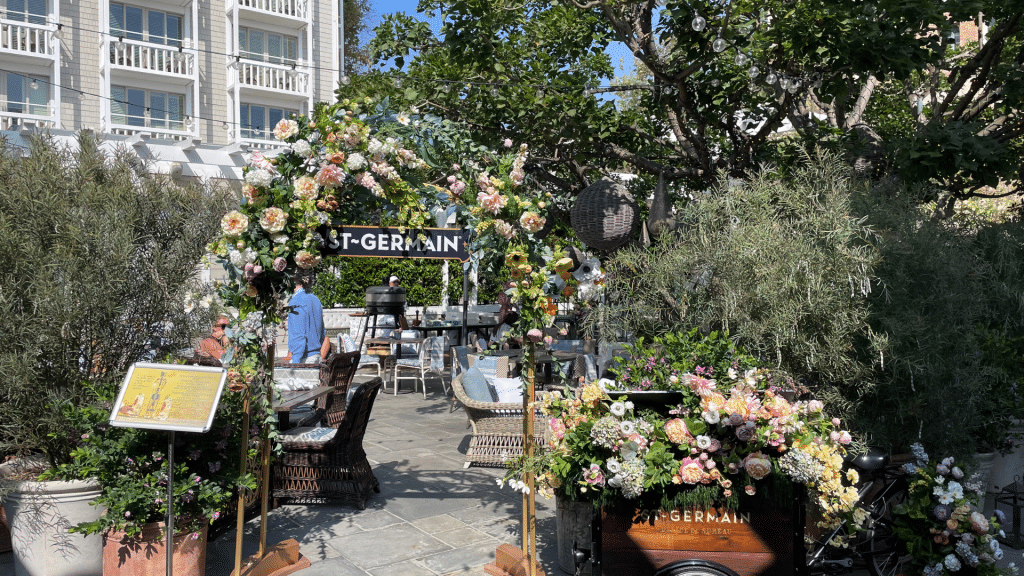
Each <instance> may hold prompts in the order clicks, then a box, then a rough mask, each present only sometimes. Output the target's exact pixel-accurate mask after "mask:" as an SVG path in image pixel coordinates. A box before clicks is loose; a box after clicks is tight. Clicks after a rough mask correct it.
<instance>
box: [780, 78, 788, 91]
mask: <svg viewBox="0 0 1024 576" xmlns="http://www.w3.org/2000/svg"><path fill="white" fill-rule="evenodd" d="M779 88H782V89H783V90H786V89H788V88H789V78H786V77H785V76H783V77H782V78H779Z"/></svg>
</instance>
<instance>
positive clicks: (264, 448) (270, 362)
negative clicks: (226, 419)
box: [258, 342, 276, 558]
mask: <svg viewBox="0 0 1024 576" xmlns="http://www.w3.org/2000/svg"><path fill="white" fill-rule="evenodd" d="M274 345H275V342H271V343H270V346H268V347H267V378H266V380H265V381H264V382H263V385H264V386H265V387H266V391H267V402H268V403H269V404H273V403H274V355H275V354H276V351H275V350H274ZM260 466H261V468H260V484H261V486H260V550H259V553H258V554H259V557H260V558H263V556H265V555H266V553H267V502H268V500H269V497H268V496H269V495H268V491H269V489H270V487H269V486H268V484H270V423H269V422H264V423H263V433H262V434H261V435H260Z"/></svg>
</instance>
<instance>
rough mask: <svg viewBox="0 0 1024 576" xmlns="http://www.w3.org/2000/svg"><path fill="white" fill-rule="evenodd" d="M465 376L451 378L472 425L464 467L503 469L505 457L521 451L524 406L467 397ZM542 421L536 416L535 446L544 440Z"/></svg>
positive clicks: (517, 403) (544, 426) (513, 455)
mask: <svg viewBox="0 0 1024 576" xmlns="http://www.w3.org/2000/svg"><path fill="white" fill-rule="evenodd" d="M464 375H465V372H463V373H462V374H459V375H458V376H457V377H456V378H455V380H452V390H453V391H454V392H455V397H456V398H458V399H459V401H460V402H462V405H463V406H465V408H466V415H467V416H469V423H470V425H471V426H472V427H473V437H472V438H471V439H470V441H469V448H468V449H467V450H466V463H465V464H464V465H463V467H464V468H469V467H470V466H471V465H473V464H477V465H479V466H489V467H492V468H504V467H505V459H506V458H511V457H515V456H520V455H522V454H523V405H522V403H519V402H507V403H502V402H481V401H479V400H474V399H472V398H470V397H469V395H467V394H466V389H465V388H463V386H462V377H463V376H464ZM544 422H545V421H544V419H543V418H537V421H536V424H535V426H534V441H535V442H536V444H538V445H541V444H544V443H546V442H547V436H548V434H547V426H546V425H545V423H544Z"/></svg>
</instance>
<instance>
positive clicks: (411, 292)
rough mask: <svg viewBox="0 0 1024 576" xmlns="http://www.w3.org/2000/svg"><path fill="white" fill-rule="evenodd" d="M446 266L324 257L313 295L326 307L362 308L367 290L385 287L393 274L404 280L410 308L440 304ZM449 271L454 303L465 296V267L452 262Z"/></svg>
mask: <svg viewBox="0 0 1024 576" xmlns="http://www.w3.org/2000/svg"><path fill="white" fill-rule="evenodd" d="M443 265H444V261H443V260H404V259H400V258H345V257H340V256H334V257H329V258H324V259H323V261H322V262H321V263H320V266H319V267H318V268H317V270H316V280H315V282H314V283H313V293H314V294H316V295H317V297H318V298H320V301H321V302H323V305H324V306H325V307H330V306H332V305H338V306H344V307H362V306H364V305H365V304H366V299H365V297H366V288H367V287H368V286H380V285H382V284H383V283H384V281H385V280H386V279H387V278H388V277H389V276H391V275H392V274H393V275H395V276H398V277H399V278H400V279H401V282H402V287H403V288H405V290H406V301H407V303H408V305H409V306H433V305H438V304H440V303H441V299H442V297H443V295H444V284H443V279H442V275H441V268H442V266H443ZM448 270H449V278H450V280H451V281H450V283H449V285H448V301H449V302H451V303H455V302H458V301H459V299H460V298H461V297H462V264H461V263H459V262H452V263H450V264H449V266H448Z"/></svg>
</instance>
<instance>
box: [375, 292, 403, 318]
mask: <svg viewBox="0 0 1024 576" xmlns="http://www.w3.org/2000/svg"><path fill="white" fill-rule="evenodd" d="M366 313H367V314H378V315H380V314H404V313H405V288H402V287H401V286H370V287H369V288H367V289H366Z"/></svg>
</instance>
